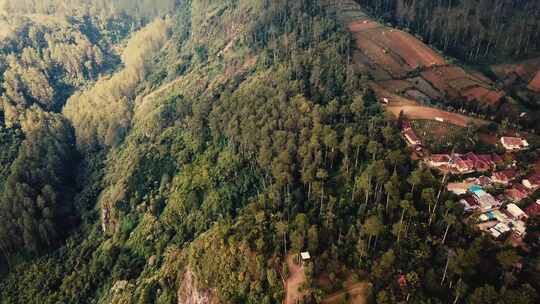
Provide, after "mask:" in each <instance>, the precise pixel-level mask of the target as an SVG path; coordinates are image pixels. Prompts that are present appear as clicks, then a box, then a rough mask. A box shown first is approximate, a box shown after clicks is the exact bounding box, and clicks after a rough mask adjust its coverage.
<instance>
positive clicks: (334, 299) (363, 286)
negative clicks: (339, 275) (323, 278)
mask: <svg viewBox="0 0 540 304" xmlns="http://www.w3.org/2000/svg"><path fill="white" fill-rule="evenodd" d="M346 285H348V286H346V289H345V290H344V291H341V292H337V293H334V294H331V295H329V296H328V297H327V298H326V299H324V300H322V302H321V303H322V304H338V303H343V301H345V300H346V299H347V295H348V296H349V302H348V303H351V304H366V303H367V293H368V290H369V284H368V283H367V282H360V283H354V284H346Z"/></svg>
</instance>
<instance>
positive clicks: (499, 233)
mask: <svg viewBox="0 0 540 304" xmlns="http://www.w3.org/2000/svg"><path fill="white" fill-rule="evenodd" d="M509 232H510V227H508V225H506V224H504V223H498V224H497V225H495V227H492V228H490V229H489V233H490V234H491V236H493V238H495V239H501V238H503V237H504V236H506V235H507V234H508V233H509Z"/></svg>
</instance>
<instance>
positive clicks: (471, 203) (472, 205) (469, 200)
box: [459, 196, 480, 212]
mask: <svg viewBox="0 0 540 304" xmlns="http://www.w3.org/2000/svg"><path fill="white" fill-rule="evenodd" d="M459 203H460V204H461V205H463V210H464V211H465V212H473V211H475V210H477V209H478V208H480V204H478V201H477V200H476V199H475V198H474V197H473V196H466V197H464V198H462V199H461V200H459Z"/></svg>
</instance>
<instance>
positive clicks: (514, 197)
mask: <svg viewBox="0 0 540 304" xmlns="http://www.w3.org/2000/svg"><path fill="white" fill-rule="evenodd" d="M504 194H505V196H506V197H507V198H508V199H509V200H510V201H512V202H514V203H517V202H520V201H522V200H524V199H525V198H527V197H528V196H529V192H528V190H527V188H525V187H524V186H523V185H521V184H515V185H513V186H512V188H510V189H506V191H505V192H504Z"/></svg>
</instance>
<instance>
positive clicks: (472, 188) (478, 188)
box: [469, 185, 483, 192]
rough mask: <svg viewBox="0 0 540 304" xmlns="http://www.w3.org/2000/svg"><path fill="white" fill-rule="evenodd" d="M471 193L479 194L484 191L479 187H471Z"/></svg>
mask: <svg viewBox="0 0 540 304" xmlns="http://www.w3.org/2000/svg"><path fill="white" fill-rule="evenodd" d="M469 191H471V192H479V191H483V189H482V187H480V186H478V185H472V186H470V187H469Z"/></svg>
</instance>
